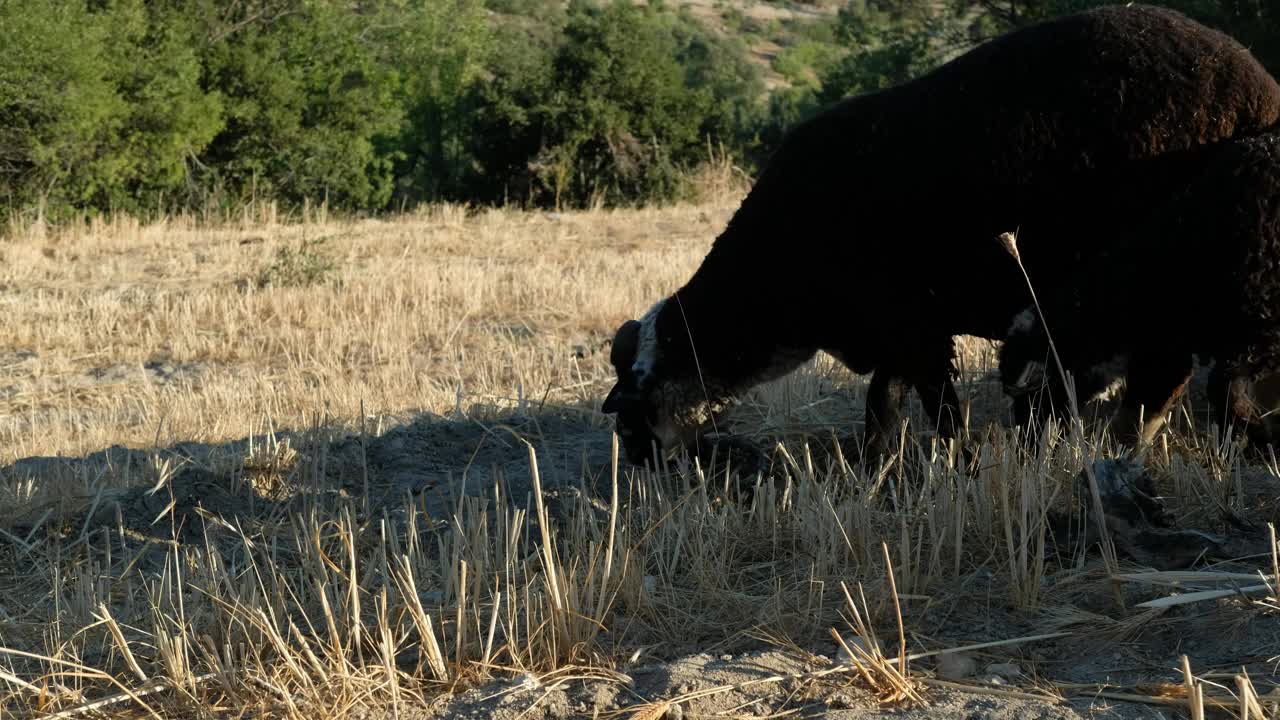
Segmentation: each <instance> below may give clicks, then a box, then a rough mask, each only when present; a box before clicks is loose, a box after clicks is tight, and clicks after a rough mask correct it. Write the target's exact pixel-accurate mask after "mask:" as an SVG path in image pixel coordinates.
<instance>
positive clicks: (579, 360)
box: [0, 196, 1280, 719]
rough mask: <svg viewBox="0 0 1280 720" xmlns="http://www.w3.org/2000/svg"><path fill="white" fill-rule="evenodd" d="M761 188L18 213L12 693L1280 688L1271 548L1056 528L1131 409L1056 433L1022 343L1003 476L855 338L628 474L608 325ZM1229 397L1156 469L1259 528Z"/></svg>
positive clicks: (29, 698) (5, 496)
mask: <svg viewBox="0 0 1280 720" xmlns="http://www.w3.org/2000/svg"><path fill="white" fill-rule="evenodd" d="M735 206H736V198H733V197H727V196H726V197H725V199H723V200H721V201H716V202H710V203H708V204H705V205H701V206H681V207H675V208H668V209H661V210H630V211H593V212H580V213H565V214H547V213H521V212H516V211H491V212H482V213H478V214H468V213H465V212H464V211H463V210H461V209H459V208H436V209H432V210H430V211H424V212H422V213H419V214H414V215H406V216H400V217H396V218H393V219H388V220H366V221H359V222H340V221H330V220H328V219H326V218H324V217H322V216H321V217H308V218H307V219H306V221H305V222H292V223H285V222H276V221H275V219H274V218H273V217H272V215H271V212H270V209H269V208H267V209H264V210H262V211H260V212H258V213H256V214H254V216H253V217H252V219H251V220H245V221H242V222H229V221H224V222H220V223H216V224H213V225H202V224H198V223H195V222H193V221H189V220H174V221H171V222H167V223H161V224H155V225H147V226H139V225H137V224H135V223H131V222H129V221H126V220H119V221H115V222H111V223H103V224H96V225H92V226H85V227H81V228H78V229H67V230H61V231H58V232H53V231H47V230H42V229H40V228H31V227H15V228H11V229H10V232H9V234H8V237H6V238H5V239H3V240H0V303H2V304H3V308H2V310H0V338H3V342H2V343H0V717H28V716H41V717H43V716H52V717H95V716H99V717H100V716H128V717H141V716H145V717H312V718H314V717H338V718H340V717H384V716H386V717H392V716H394V717H413V718H425V717H445V716H453V717H499V718H517V717H539V716H546V717H636V718H652V719H656V718H658V717H662V716H664V714H665V716H666V717H781V716H787V717H839V718H864V717H872V716H876V715H877V714H879V713H881V712H884V711H885V710H887V709H889V708H897V709H899V710H900V711H901V712H904V713H906V714H904V715H901V716H902V717H919V718H951V717H962V716H963V717H975V718H985V717H991V718H1005V717H1008V718H1015V717H1042V718H1076V717H1116V718H1159V717H1177V716H1182V715H1186V714H1187V713H1197V712H1200V709H1201V708H1203V709H1204V712H1207V713H1209V714H1210V715H1213V714H1214V713H1218V714H1224V715H1225V716H1245V715H1247V716H1249V717H1255V718H1256V717H1264V716H1265V715H1263V713H1273V714H1274V713H1276V712H1277V706H1278V704H1280V689H1277V688H1280V675H1278V665H1280V600H1278V599H1277V594H1278V593H1277V592H1276V590H1275V579H1274V575H1273V573H1274V572H1275V570H1274V569H1273V567H1272V565H1273V563H1274V562H1275V560H1274V557H1273V553H1271V552H1266V551H1262V552H1250V553H1246V554H1247V555H1248V556H1247V557H1209V558H1204V559H1202V560H1201V561H1200V562H1199V563H1198V564H1197V567H1196V570H1197V572H1196V573H1193V574H1185V573H1184V574H1172V573H1168V572H1158V571H1155V570H1152V569H1151V568H1149V567H1145V566H1142V565H1139V564H1137V563H1135V562H1134V561H1133V559H1132V558H1127V557H1125V556H1124V555H1121V556H1120V557H1119V559H1118V561H1117V560H1108V559H1104V558H1103V557H1102V556H1100V555H1099V553H1098V551H1097V548H1096V547H1094V548H1092V549H1091V550H1090V552H1089V553H1087V554H1086V553H1075V552H1072V551H1071V550H1070V549H1066V548H1059V549H1057V550H1056V551H1055V548H1054V546H1053V542H1052V537H1051V533H1050V523H1049V518H1050V517H1052V515H1053V513H1054V512H1056V511H1058V510H1061V509H1062V508H1063V507H1064V506H1065V504H1066V503H1067V498H1068V496H1069V495H1070V492H1069V491H1070V488H1071V484H1072V482H1073V480H1074V478H1076V476H1077V474H1078V473H1079V472H1080V469H1081V467H1082V466H1083V465H1084V463H1085V462H1086V461H1087V460H1090V459H1092V458H1093V457H1094V456H1095V453H1096V452H1099V451H1103V452H1105V450H1106V443H1104V442H1101V441H1098V439H1097V438H1096V437H1091V438H1090V439H1087V440H1082V439H1073V438H1071V437H1066V436H1064V435H1054V436H1051V437H1048V438H1046V439H1044V440H1043V441H1042V443H1041V444H1042V447H1041V449H1040V452H1039V453H1037V454H1034V455H1032V454H1029V453H1028V452H1026V451H1025V450H1023V449H1021V448H1019V447H1018V445H1017V444H1016V442H1015V441H1014V439H1013V437H1012V436H1011V435H1010V434H1009V432H1008V431H1007V430H1004V429H1002V428H1001V423H1002V422H1004V410H1003V399H1002V397H1001V394H1000V391H999V387H998V385H997V384H996V383H994V382H993V381H992V380H991V379H990V370H991V363H992V361H993V350H992V348H991V346H990V345H989V344H988V343H984V342H980V341H967V342H966V343H965V344H964V358H963V360H964V365H965V371H966V372H965V380H964V384H963V386H962V392H963V394H964V395H965V396H966V397H967V398H968V399H969V400H971V402H972V407H971V423H970V424H971V431H972V432H973V433H974V435H975V437H978V438H981V439H982V441H983V445H982V450H981V453H982V461H983V462H982V466H981V470H980V472H979V473H978V475H977V476H976V477H968V476H966V475H964V474H962V473H958V472H957V471H956V469H955V468H954V467H952V465H951V464H950V463H949V461H948V460H947V457H946V454H945V453H942V452H939V451H938V450H936V449H935V448H933V447H932V446H931V445H930V444H928V442H927V433H924V432H922V431H918V429H916V428H913V432H912V433H911V434H909V435H906V436H904V438H905V442H904V446H903V450H902V453H901V456H900V458H899V465H900V466H901V467H903V468H906V470H905V473H906V475H907V476H908V477H909V479H910V480H911V482H907V483H899V482H898V480H900V479H901V476H897V475H893V474H886V473H877V472H875V471H874V469H872V470H868V469H867V468H864V467H860V466H858V465H857V464H856V462H853V461H851V459H850V458H847V457H844V456H842V455H841V454H839V453H838V452H837V447H838V446H837V444H836V443H835V442H833V436H834V435H839V436H841V437H843V436H849V435H853V436H856V434H857V433H858V432H860V429H861V424H860V415H861V404H862V397H861V396H862V392H863V390H864V388H863V385H862V382H863V380H862V379H859V378H856V377H853V376H851V375H849V374H848V373H847V372H845V371H844V370H842V369H841V368H839V367H838V366H836V365H835V364H833V363H832V361H831V360H830V359H829V358H826V357H825V356H819V357H818V358H817V359H816V361H815V362H814V363H812V364H811V365H809V366H806V367H805V368H802V369H801V370H800V371H798V372H797V373H796V374H795V375H793V376H791V377H789V378H786V379H783V380H781V381H778V382H776V383H773V384H771V385H769V386H767V387H764V388H761V389H759V390H758V391H757V392H756V393H754V394H753V396H752V397H751V398H749V399H748V401H747V402H746V403H744V405H743V407H742V408H741V409H740V410H738V411H736V412H735V415H734V418H733V426H732V428H731V430H733V431H734V432H735V433H738V434H739V435H742V436H745V437H748V438H750V439H752V440H754V441H755V442H756V443H758V444H759V445H760V446H761V447H764V448H765V449H771V448H777V447H778V446H777V443H778V442H781V444H782V445H781V449H774V451H773V452H772V453H771V454H770V455H769V457H770V458H771V461H772V462H771V464H769V465H768V466H766V467H762V468H761V469H760V470H761V472H760V473H759V474H758V475H756V476H752V477H747V478H741V479H737V480H735V479H733V478H732V477H731V476H733V467H729V468H725V467H723V465H722V464H717V465H716V466H714V467H703V466H702V465H701V464H697V465H691V464H690V463H689V462H688V461H687V459H686V461H685V462H683V463H679V464H677V465H675V466H673V467H672V468H671V469H669V471H668V472H665V473H662V474H659V475H654V474H650V473H640V472H636V471H634V470H632V469H630V468H627V467H625V466H624V467H621V468H618V469H617V471H616V472H615V471H614V469H613V463H612V462H611V460H612V456H611V435H610V424H609V420H608V418H606V417H605V416H602V415H601V414H600V413H599V412H598V407H599V403H600V400H601V398H602V397H603V395H604V393H605V392H606V391H607V390H608V388H609V385H610V383H611V381H612V373H611V370H610V368H609V365H608V345H607V341H608V339H609V337H610V336H611V334H612V331H613V329H614V328H616V327H617V325H618V324H619V323H620V322H621V321H622V320H624V319H626V318H628V317H632V316H635V315H637V314H638V313H640V312H642V311H643V310H644V309H645V308H647V307H648V306H649V304H650V303H652V301H653V300H654V299H656V298H657V297H659V296H660V295H661V294H663V293H665V292H669V291H670V290H672V289H674V288H675V287H676V286H678V284H679V283H680V282H681V281H682V280H683V279H684V278H686V277H687V276H688V274H689V273H690V272H692V270H693V269H694V268H695V267H696V265H697V263H698V262H699V261H700V259H701V257H702V255H703V254H704V253H705V251H706V249H707V248H708V247H709V245H710V242H711V240H712V239H713V238H714V236H715V234H716V233H717V232H718V231H719V230H720V229H721V228H722V227H723V225H724V223H725V222H726V221H727V219H728V217H729V215H730V214H731V212H732V210H733V208H734V207H735ZM308 243H311V244H308ZM903 291H904V292H909V291H910V290H909V288H904V290H903ZM1199 411H1200V408H1199V406H1198V404H1197V401H1196V399H1195V398H1194V397H1193V400H1192V401H1189V402H1188V403H1187V404H1186V405H1185V406H1184V407H1183V408H1181V409H1180V410H1179V412H1178V413H1177V414H1176V415H1175V417H1174V418H1173V419H1172V424H1171V430H1170V432H1169V434H1168V435H1167V436H1166V437H1165V438H1163V442H1162V443H1161V446H1160V451H1159V452H1157V453H1155V454H1154V455H1153V456H1152V457H1149V458H1147V471H1148V472H1149V473H1150V474H1151V476H1153V477H1154V479H1155V481H1156V483H1157V485H1158V487H1159V490H1160V492H1161V494H1162V495H1163V496H1164V497H1165V499H1166V502H1167V503H1168V508H1169V509H1170V511H1171V512H1172V513H1173V516H1174V517H1175V518H1176V520H1177V522H1178V523H1179V524H1180V525H1182V526H1184V527H1192V528H1200V529H1205V530H1209V531H1213V532H1218V533H1224V534H1227V535H1231V534H1232V533H1239V532H1245V530H1242V529H1241V528H1245V529H1246V530H1247V529H1250V528H1251V530H1250V531H1251V532H1254V533H1255V534H1256V532H1257V531H1258V530H1259V528H1263V527H1265V525H1266V523H1267V522H1276V521H1277V519H1280V480H1278V479H1277V474H1278V473H1277V472H1276V470H1277V468H1276V467H1275V463H1274V461H1270V462H1268V461H1267V460H1266V459H1260V458H1251V457H1248V456H1244V455H1241V454H1239V453H1237V452H1236V451H1235V450H1234V449H1233V448H1232V447H1230V446H1229V445H1226V444H1220V443H1215V442H1213V441H1212V440H1210V439H1209V438H1208V437H1207V436H1206V435H1205V434H1203V433H1202V432H1199V431H1198V430H1197V427H1196V426H1197V425H1198V424H1199V423H1198V422H1197V418H1198V417H1199V415H1198V414H1197V413H1198V412H1199ZM911 417H912V420H913V421H914V422H915V423H916V424H919V423H920V421H921V418H922V415H921V413H920V412H919V409H918V408H914V409H913V412H912V413H911ZM1228 517H1229V518H1233V519H1235V521H1236V522H1235V523H1234V524H1232V523H1229V522H1227V521H1226V520H1224V518H1228ZM1223 588H1226V589H1229V590H1235V592H1229V593H1220V594H1219V596H1216V597H1207V598H1203V599H1197V596H1191V597H1190V598H1188V596H1187V595H1186V593H1188V592H1189V591H1196V590H1215V589H1217V590H1220V589H1223ZM1170 596H1176V597H1178V598H1180V599H1181V600H1183V601H1184V602H1171V603H1169V604H1167V605H1166V606H1163V607H1142V606H1140V605H1139V604H1140V603H1144V602H1147V601H1152V600H1159V599H1161V598H1167V597H1170ZM1188 600H1190V601H1188ZM981 643H995V644H994V645H988V646H984V647H979V648H966V646H969V645H974V644H981ZM1184 658H1185V660H1184ZM1184 662H1185V665H1184Z"/></svg>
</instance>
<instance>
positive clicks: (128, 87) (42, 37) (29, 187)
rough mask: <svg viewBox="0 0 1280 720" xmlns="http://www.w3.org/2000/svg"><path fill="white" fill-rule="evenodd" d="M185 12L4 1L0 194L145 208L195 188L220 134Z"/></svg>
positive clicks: (53, 204) (15, 202)
mask: <svg viewBox="0 0 1280 720" xmlns="http://www.w3.org/2000/svg"><path fill="white" fill-rule="evenodd" d="M177 20H178V18H177V17H175V16H172V15H170V14H169V13H167V12H166V11H165V10H163V9H160V8H154V9H149V8H148V7H147V5H146V3H144V2H143V0H117V1H116V2H104V3H95V8H94V9H92V10H91V9H90V8H89V7H88V6H87V5H86V4H85V3H72V2H58V1H57V0H30V1H29V2H28V1H24V2H17V1H16V0H0V42H2V43H3V44H4V47H5V48H6V52H5V53H4V54H3V56H0V192H3V193H4V195H5V196H7V197H8V198H9V202H10V204H11V206H15V207H18V206H22V205H28V204H31V203H35V202H40V203H46V204H48V205H49V207H50V208H51V209H55V210H56V209H58V208H64V207H99V208H102V207H119V208H125V209H139V208H140V207H143V206H146V205H147V204H148V200H147V198H148V197H150V196H151V195H152V193H163V192H166V191H176V192H181V191H183V190H185V189H186V188H187V187H188V184H189V180H190V174H189V171H190V168H191V164H192V163H193V162H194V158H195V157H196V156H197V154H198V153H199V152H200V151H201V150H202V149H203V148H204V147H205V145H206V144H207V143H208V142H209V140H210V139H211V138H212V137H213V136H214V134H215V133H216V132H217V131H218V130H219V128H220V125H221V121H220V111H219V103H218V101H217V98H216V97H214V96H211V95H209V94H207V93H205V92H204V91H203V90H202V89H201V87H200V85H199V62H198V58H197V57H196V56H195V54H194V52H193V51H192V50H191V47H190V36H189V31H188V29H187V28H185V27H183V26H182V25H181V24H180V23H179V22H177Z"/></svg>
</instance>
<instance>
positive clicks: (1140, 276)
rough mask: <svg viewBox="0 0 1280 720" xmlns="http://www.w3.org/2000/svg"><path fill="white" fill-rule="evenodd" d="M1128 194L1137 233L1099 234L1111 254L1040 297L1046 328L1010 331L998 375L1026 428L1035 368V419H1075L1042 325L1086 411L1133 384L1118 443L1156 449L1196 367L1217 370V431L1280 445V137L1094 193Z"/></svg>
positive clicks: (1135, 171)
mask: <svg viewBox="0 0 1280 720" xmlns="http://www.w3.org/2000/svg"><path fill="white" fill-rule="evenodd" d="M1108 184H1109V185H1110V187H1107V186H1108ZM1149 188H1150V189H1149ZM1130 189H1132V190H1134V191H1135V192H1136V193H1137V197H1132V196H1130V197H1129V201H1131V205H1132V207H1133V213H1132V214H1131V216H1130V219H1129V221H1128V222H1127V223H1125V224H1124V225H1121V226H1116V227H1107V228H1098V232H1101V233H1105V234H1108V235H1110V237H1111V241H1110V242H1111V244H1112V247H1111V251H1110V252H1109V253H1108V255H1107V256H1106V257H1105V258H1101V259H1099V261H1098V262H1095V263H1092V264H1090V265H1088V266H1087V267H1084V268H1082V272H1080V273H1079V274H1078V275H1077V276H1076V277H1075V278H1074V279H1072V281H1071V282H1069V283H1067V284H1066V285H1065V286H1064V287H1066V288H1067V289H1066V291H1063V292H1055V293H1051V294H1049V295H1042V296H1041V297H1040V303H1041V309H1042V310H1043V312H1044V318H1043V322H1042V319H1041V317H1040V315H1039V314H1038V313H1037V312H1036V309H1035V308H1034V307H1028V308H1027V309H1026V310H1025V311H1024V313H1023V314H1021V315H1020V316H1019V319H1018V322H1015V323H1014V324H1013V326H1012V327H1011V329H1010V333H1009V336H1008V338H1006V340H1005V344H1004V347H1003V348H1002V349H1001V357H1000V371H1001V376H1002V379H1003V381H1004V383H1005V387H1006V390H1008V391H1009V393H1010V394H1011V395H1013V396H1014V397H1015V405H1014V407H1015V416H1016V418H1017V421H1018V422H1019V423H1025V422H1027V421H1029V420H1033V419H1036V420H1038V419H1039V417H1033V412H1032V407H1031V404H1032V402H1033V398H1034V395H1033V394H1032V393H1031V392H1029V390H1033V389H1035V388H1032V387H1028V383H1026V382H1025V381H1024V380H1022V376H1023V373H1024V372H1025V370H1026V369H1027V368H1028V365H1030V364H1031V363H1042V364H1044V366H1045V373H1044V377H1045V383H1044V388H1045V389H1046V390H1047V391H1048V392H1047V393H1046V394H1045V397H1044V399H1043V402H1041V403H1040V405H1039V408H1040V409H1042V410H1043V409H1045V408H1044V406H1045V405H1050V406H1052V408H1053V410H1054V411H1055V412H1057V413H1059V415H1060V416H1062V415H1064V414H1065V412H1066V409H1067V407H1068V405H1067V400H1066V395H1065V389H1064V387H1063V384H1062V382H1061V374H1060V372H1059V369H1058V367H1057V365H1056V361H1055V360H1054V359H1053V358H1052V356H1051V354H1050V353H1049V343H1048V338H1047V337H1046V334H1045V330H1044V324H1045V323H1047V325H1048V331H1049V333H1050V334H1052V336H1053V340H1054V344H1055V346H1056V347H1057V349H1058V356H1059V358H1061V361H1062V364H1063V365H1064V366H1065V369H1066V370H1067V371H1068V372H1069V373H1071V375H1072V377H1073V378H1074V380H1075V383H1076V394H1077V398H1078V399H1079V400H1080V402H1085V401H1087V400H1089V399H1091V398H1093V397H1095V396H1097V395H1098V394H1099V393H1100V392H1101V391H1102V390H1103V389H1104V388H1105V387H1107V386H1109V385H1111V384H1112V383H1113V382H1115V381H1117V380H1123V381H1124V384H1125V387H1124V394H1123V397H1122V399H1121V402H1120V407H1119V412H1118V414H1117V417H1116V418H1115V419H1114V420H1113V424H1112V428H1113V431H1114V434H1115V435H1116V437H1117V439H1119V440H1121V441H1122V442H1125V443H1126V444H1132V445H1135V446H1141V445H1146V444H1149V443H1150V442H1151V440H1152V439H1153V438H1154V436H1155V434H1156V432H1157V431H1158V430H1159V429H1160V427H1161V426H1162V424H1163V422H1164V417H1165V415H1166V414H1167V413H1168V411H1169V410H1170V409H1171V407H1172V406H1173V404H1174V403H1175V402H1176V401H1177V400H1178V399H1179V397H1180V396H1181V395H1182V393H1183V392H1184V390H1185V388H1186V387H1187V384H1188V381H1189V380H1190V378H1191V371H1192V367H1193V363H1194V360H1195V359H1197V358H1198V359H1199V360H1200V362H1202V363H1206V364H1207V363H1208V362H1209V361H1211V360H1212V361H1213V363H1214V368H1213V370H1212V371H1211V372H1210V375H1209V383H1208V397H1209V401H1210V404H1211V406H1212V408H1213V416H1214V419H1215V421H1216V422H1217V423H1218V424H1219V425H1220V426H1221V427H1222V428H1224V429H1225V428H1226V427H1228V426H1229V425H1230V426H1232V427H1234V428H1235V429H1236V430H1238V431H1242V432H1244V433H1246V434H1247V437H1248V438H1249V439H1250V440H1251V441H1253V442H1255V443H1258V444H1270V443H1275V442H1277V440H1280V434H1278V431H1280V422H1278V420H1277V417H1276V416H1275V415H1274V414H1271V415H1269V414H1268V413H1274V412H1276V411H1280V133H1278V134H1267V135H1263V136H1259V137H1253V138H1242V139H1237V140H1231V141H1228V142H1224V143H1218V144H1215V145H1212V146H1206V147H1205V148H1202V149H1197V150H1193V151H1187V152H1182V153H1173V154H1170V155H1167V156H1164V157H1161V158H1158V159H1156V160H1154V161H1148V162H1143V163H1135V164H1134V166H1133V167H1132V168H1131V169H1130V171H1129V172H1128V174H1127V175H1117V176H1114V177H1112V178H1108V180H1107V182H1105V183H1102V182H1100V183H1098V185H1096V186H1095V190H1096V191H1097V194H1098V197H1097V198H1096V199H1097V200H1098V201H1099V202H1106V200H1105V199H1104V198H1103V197H1101V196H1103V195H1112V196H1115V197H1119V196H1120V193H1122V192H1126V191H1127V190H1130ZM1152 189H1154V190H1152ZM1031 282H1032V283H1033V284H1035V283H1036V277H1035V275H1034V273H1033V274H1032V276H1031ZM1139 417H1141V418H1142V421H1141V423H1139Z"/></svg>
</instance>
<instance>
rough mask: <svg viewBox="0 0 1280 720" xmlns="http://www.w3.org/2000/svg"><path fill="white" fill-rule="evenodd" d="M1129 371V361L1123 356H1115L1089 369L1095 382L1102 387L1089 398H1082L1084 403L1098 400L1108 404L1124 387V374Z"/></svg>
mask: <svg viewBox="0 0 1280 720" xmlns="http://www.w3.org/2000/svg"><path fill="white" fill-rule="evenodd" d="M1128 369H1129V359H1128V358H1127V357H1125V356H1123V355H1116V356H1114V357H1112V358H1111V359H1110V360H1108V361H1106V362H1102V363H1098V364H1097V365H1094V366H1093V367H1091V368H1089V372H1090V373H1092V374H1093V377H1094V378H1095V381H1097V382H1099V385H1100V386H1101V387H1102V389H1101V390H1099V391H1098V392H1097V394H1096V395H1094V396H1093V397H1091V398H1084V401H1085V402H1089V401H1091V400H1100V401H1102V402H1109V401H1111V400H1113V399H1115V398H1116V397H1118V396H1119V393H1120V392H1121V391H1122V390H1123V389H1124V386H1125V377H1124V376H1125V373H1126V372H1127V371H1128Z"/></svg>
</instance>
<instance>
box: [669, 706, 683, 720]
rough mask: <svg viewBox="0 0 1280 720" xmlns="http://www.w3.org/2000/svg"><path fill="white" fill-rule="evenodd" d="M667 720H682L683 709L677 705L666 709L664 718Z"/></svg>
mask: <svg viewBox="0 0 1280 720" xmlns="http://www.w3.org/2000/svg"><path fill="white" fill-rule="evenodd" d="M664 717H666V718H667V720H684V708H682V707H680V704H679V703H676V704H675V705H672V706H671V707H669V708H667V714H666V715H665V716H664Z"/></svg>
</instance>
